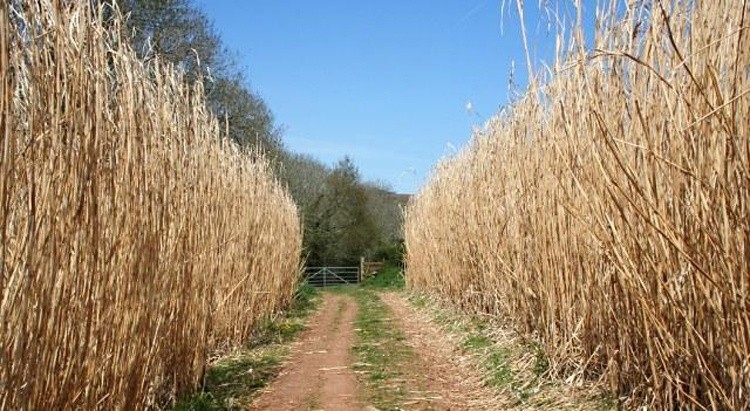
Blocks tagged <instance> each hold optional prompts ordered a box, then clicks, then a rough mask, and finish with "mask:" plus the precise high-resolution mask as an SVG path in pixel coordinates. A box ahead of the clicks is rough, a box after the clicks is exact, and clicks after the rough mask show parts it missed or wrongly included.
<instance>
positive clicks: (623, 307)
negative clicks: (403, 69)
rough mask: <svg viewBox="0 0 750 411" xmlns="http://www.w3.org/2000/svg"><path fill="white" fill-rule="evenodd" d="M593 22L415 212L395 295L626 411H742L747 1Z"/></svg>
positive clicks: (641, 9)
mask: <svg viewBox="0 0 750 411" xmlns="http://www.w3.org/2000/svg"><path fill="white" fill-rule="evenodd" d="M599 10H600V15H599V26H598V28H597V32H596V35H595V38H594V40H593V47H589V48H584V47H583V45H582V42H581V41H580V40H579V39H583V38H584V36H583V35H582V34H581V30H582V29H581V26H580V25H579V26H577V27H574V28H573V30H568V31H567V33H570V34H571V36H570V37H568V38H569V39H571V38H572V40H570V41H561V42H559V43H558V50H565V51H566V53H562V52H560V53H559V56H563V55H564V56H565V57H559V58H557V59H556V62H555V65H554V66H553V67H552V68H551V70H550V71H549V72H548V73H547V74H544V73H540V74H539V75H538V76H537V77H536V80H535V81H534V82H532V86H531V88H530V89H529V91H528V92H527V93H526V95H525V96H524V97H523V98H521V99H520V100H519V101H517V102H515V103H514V104H513V105H512V106H511V107H510V108H509V109H508V110H507V111H505V112H503V113H501V114H498V115H497V116H496V117H494V118H493V119H492V120H491V121H489V122H488V124H487V125H486V127H485V129H484V130H483V131H481V132H479V133H477V135H476V136H475V137H474V139H473V141H472V142H471V143H470V144H469V146H468V147H466V148H465V149H464V150H463V151H462V152H461V153H459V154H458V155H457V156H455V157H454V158H451V159H447V160H445V161H443V162H442V163H440V164H439V165H438V166H437V168H436V170H435V171H434V174H433V176H432V178H431V180H430V181H429V182H428V184H427V185H426V186H425V187H424V188H423V189H422V190H421V191H420V192H419V193H418V195H417V196H416V197H415V198H414V199H413V201H412V202H411V203H410V204H409V206H408V208H407V212H406V214H407V215H406V223H405V235H406V248H407V281H408V285H409V286H410V287H411V288H413V289H418V290H425V291H428V292H431V293H435V294H438V295H440V296H442V297H444V298H447V299H449V300H451V301H452V302H455V303H457V304H460V305H461V306H463V307H465V308H466V309H467V310H470V311H477V312H483V313H492V314H495V315H497V316H500V317H502V318H505V319H506V320H507V321H508V322H509V323H510V324H512V325H514V326H515V327H516V328H517V329H519V330H520V331H522V332H524V333H525V334H526V335H528V336H529V337H530V338H534V339H536V340H537V341H539V342H540V343H541V344H542V347H543V349H544V351H545V353H546V354H547V356H548V357H549V360H550V363H551V366H552V368H551V370H550V371H551V372H552V373H553V374H557V375H564V376H567V377H574V378H575V377H578V378H587V379H588V378H601V381H604V382H607V383H608V384H609V386H610V388H611V389H612V390H614V391H615V392H616V393H617V395H618V396H625V397H627V400H625V401H624V403H623V405H625V406H626V407H635V406H637V405H649V406H651V407H653V408H654V409H676V408H683V407H685V408H690V409H749V408H750V266H749V264H750V174H748V171H749V169H750V5H748V4H747V3H746V2H743V1H733V0H732V1H730V0H716V1H698V2H694V1H687V0H686V1H680V0H677V1H670V2H621V1H612V2H610V3H607V4H605V5H603V7H601V8H600V9H599ZM565 44H568V45H569V46H567V47H562V45H565Z"/></svg>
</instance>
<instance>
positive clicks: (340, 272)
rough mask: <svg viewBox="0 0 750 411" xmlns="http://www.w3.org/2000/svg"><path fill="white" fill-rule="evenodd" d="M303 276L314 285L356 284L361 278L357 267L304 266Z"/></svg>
mask: <svg viewBox="0 0 750 411" xmlns="http://www.w3.org/2000/svg"><path fill="white" fill-rule="evenodd" d="M304 276H305V281H307V283H308V284H310V285H312V286H314V287H327V286H331V285H344V284H358V283H359V282H360V281H361V280H362V276H361V274H360V270H359V267H306V268H305V272H304Z"/></svg>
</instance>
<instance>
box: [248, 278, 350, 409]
mask: <svg viewBox="0 0 750 411" xmlns="http://www.w3.org/2000/svg"><path fill="white" fill-rule="evenodd" d="M323 299H324V300H323V304H322V306H321V308H320V310H318V312H317V313H315V314H314V315H313V317H312V318H311V319H310V322H309V329H308V330H307V331H306V332H305V333H304V334H303V335H302V336H301V337H300V340H299V342H298V343H296V344H295V346H294V348H293V349H292V354H291V356H290V359H289V362H288V363H287V365H286V366H285V369H284V371H282V373H281V375H279V377H278V378H277V379H276V380H275V381H274V382H273V383H271V385H270V386H269V387H268V388H267V389H266V390H264V393H263V394H261V395H260V397H258V398H257V399H256V401H254V402H253V405H252V406H251V408H250V409H251V410H273V411H276V410H289V411H292V410H295V411H296V410H341V411H348V410H362V409H364V407H363V406H362V405H361V404H360V403H359V401H358V399H357V379H356V377H355V375H354V373H353V372H352V370H351V368H350V367H349V366H350V364H351V358H350V348H351V346H352V344H353V343H354V339H355V337H354V327H353V322H354V318H355V316H356V313H357V305H356V303H355V302H354V300H353V299H352V298H351V297H349V296H346V295H335V294H331V293H324V294H323Z"/></svg>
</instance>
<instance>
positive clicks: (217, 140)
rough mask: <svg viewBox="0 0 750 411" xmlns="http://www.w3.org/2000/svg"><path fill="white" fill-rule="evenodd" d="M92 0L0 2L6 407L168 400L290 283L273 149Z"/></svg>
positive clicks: (295, 252) (1, 390) (295, 229)
mask: <svg viewBox="0 0 750 411" xmlns="http://www.w3.org/2000/svg"><path fill="white" fill-rule="evenodd" d="M96 3H98V2H89V1H81V2H79V1H72V2H59V1H51V0H39V1H37V0H34V1H30V0H29V1H26V0H12V1H9V2H8V1H6V2H2V3H0V129H2V133H1V134H0V150H1V152H0V159H1V161H0V253H1V254H0V264H1V265H0V270H1V271H0V296H1V300H0V301H1V302H0V304H1V305H0V409H143V408H146V407H157V406H159V405H162V404H166V403H169V402H171V401H172V400H173V399H174V398H176V397H178V396H182V395H184V394H186V393H188V392H191V391H192V390H194V389H195V388H196V387H197V386H198V385H199V384H200V383H201V380H202V378H203V374H204V369H205V366H206V359H207V356H208V355H209V353H211V352H212V351H214V350H216V349H219V348H222V347H227V346H230V345H236V344H238V343H240V342H242V341H243V340H244V339H246V338H248V337H249V336H251V335H252V329H253V327H254V325H256V323H257V322H258V321H259V320H261V319H263V318H264V317H266V316H268V315H271V314H273V313H274V312H276V311H278V310H279V309H280V308H282V306H283V305H284V304H286V303H288V302H289V301H290V299H291V298H292V297H293V294H294V290H295V286H296V279H297V273H298V268H299V255H300V247H301V233H300V222H299V219H298V216H297V210H296V207H295V205H294V204H293V202H292V200H291V199H290V197H289V196H288V195H287V193H286V192H285V191H284V190H283V189H282V188H281V187H280V186H279V184H278V183H277V182H276V181H275V180H274V178H273V177H272V175H271V173H270V171H269V168H268V165H267V164H266V162H265V160H264V159H263V157H262V155H260V154H257V153H244V152H241V151H240V150H239V149H238V148H237V147H235V146H234V145H232V144H231V143H229V142H228V141H227V139H226V138H225V137H224V136H225V135H226V133H225V132H223V131H222V130H223V129H224V127H223V126H222V125H220V123H219V122H218V121H217V120H216V119H215V118H213V117H212V116H211V114H210V113H209V111H208V109H207V108H206V105H205V101H204V97H203V91H202V88H201V82H197V83H196V85H195V86H194V87H190V86H188V85H187V81H185V79H184V78H183V76H182V74H180V73H179V72H178V71H176V70H175V69H173V68H172V67H170V66H169V65H167V64H164V63H162V62H161V61H160V60H159V59H158V58H155V59H152V60H150V61H148V62H144V61H139V60H138V59H137V58H136V57H135V54H134V53H133V52H132V50H131V49H130V48H129V46H128V45H127V44H126V42H125V41H124V40H123V39H124V37H123V36H122V34H121V32H122V30H123V27H122V23H121V20H120V18H119V17H117V13H116V12H115V11H113V10H111V9H108V8H105V7H99V8H93V7H92V4H96ZM104 16H107V17H106V19H105V17H104ZM112 16H114V17H112Z"/></svg>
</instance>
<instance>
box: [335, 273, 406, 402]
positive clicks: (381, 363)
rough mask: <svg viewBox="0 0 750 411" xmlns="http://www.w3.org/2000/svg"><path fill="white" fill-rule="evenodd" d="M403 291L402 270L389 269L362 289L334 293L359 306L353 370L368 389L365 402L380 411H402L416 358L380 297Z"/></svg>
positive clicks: (348, 289)
mask: <svg viewBox="0 0 750 411" xmlns="http://www.w3.org/2000/svg"><path fill="white" fill-rule="evenodd" d="M400 288H403V275H401V272H400V270H399V269H398V268H395V267H386V268H384V269H383V270H381V272H380V273H379V274H378V275H377V276H375V277H373V278H370V279H368V280H366V281H364V282H363V283H362V285H361V286H358V287H339V288H335V289H332V291H333V292H339V293H345V294H348V295H351V296H352V297H353V298H354V299H355V301H356V302H357V305H358V312H357V317H356V319H355V323H354V327H355V331H356V335H357V342H356V344H355V345H354V347H353V348H352V349H353V354H354V364H353V369H354V371H355V372H356V373H357V378H358V380H359V382H360V383H361V384H362V387H363V389H364V392H363V394H364V399H365V400H367V402H368V403H369V404H372V405H373V406H374V407H376V408H377V409H379V410H400V409H401V408H400V404H402V403H403V402H404V400H405V397H406V394H407V393H408V390H407V384H408V382H407V378H406V374H405V372H404V370H405V369H406V368H405V367H406V366H407V365H408V364H410V363H411V362H412V361H413V359H414V358H415V354H414V352H413V350H412V349H411V347H409V346H408V345H407V344H406V336H405V335H404V332H403V331H402V330H401V329H400V328H399V327H398V326H396V325H395V324H394V322H393V318H392V317H391V312H390V310H389V309H388V307H387V306H386V305H385V303H383V301H382V300H381V299H380V297H379V295H378V291H387V290H395V289H400Z"/></svg>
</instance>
